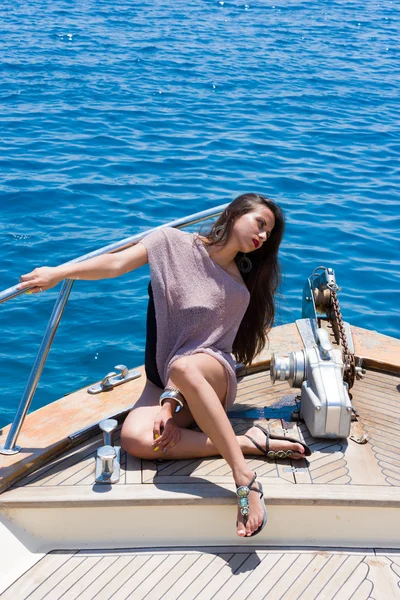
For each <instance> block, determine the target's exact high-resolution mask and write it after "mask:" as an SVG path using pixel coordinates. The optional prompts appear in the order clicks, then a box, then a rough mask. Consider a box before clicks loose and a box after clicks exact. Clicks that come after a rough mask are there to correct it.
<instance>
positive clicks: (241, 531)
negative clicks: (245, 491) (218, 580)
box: [236, 514, 247, 537]
mask: <svg viewBox="0 0 400 600" xmlns="http://www.w3.org/2000/svg"><path fill="white" fill-rule="evenodd" d="M236 527H237V534H238V535H239V536H240V537H244V536H245V535H247V530H246V527H245V526H244V523H243V518H242V515H240V514H239V518H238V520H237V522H236Z"/></svg>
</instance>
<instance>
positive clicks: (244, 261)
mask: <svg viewBox="0 0 400 600" xmlns="http://www.w3.org/2000/svg"><path fill="white" fill-rule="evenodd" d="M237 265H238V267H239V271H241V272H242V273H250V271H251V269H252V267H253V264H252V262H251V260H250V259H249V257H248V256H246V255H245V254H243V256H242V257H241V258H240V259H239V260H238V264H237Z"/></svg>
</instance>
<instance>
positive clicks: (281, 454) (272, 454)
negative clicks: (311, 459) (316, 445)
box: [245, 424, 311, 458]
mask: <svg viewBox="0 0 400 600" xmlns="http://www.w3.org/2000/svg"><path fill="white" fill-rule="evenodd" d="M255 427H257V428H258V429H261V431H262V432H263V433H264V435H265V437H266V440H265V449H264V448H263V447H262V446H260V444H258V443H257V442H256V441H255V440H254V439H253V438H252V437H251V436H250V435H247V434H246V433H245V436H246V437H247V438H249V440H250V441H252V442H253V444H254V445H255V447H256V448H258V449H259V450H260V452H262V453H263V454H265V456H268V458H290V457H291V456H293V454H294V450H277V451H274V450H270V449H269V440H283V441H285V442H293V443H294V444H300V446H303V448H304V456H310V455H311V450H310V448H309V447H308V446H306V444H304V443H303V442H300V440H296V438H292V437H286V436H284V435H275V434H273V433H270V432H269V431H267V430H266V429H264V427H262V426H261V425H258V424H257V425H255Z"/></svg>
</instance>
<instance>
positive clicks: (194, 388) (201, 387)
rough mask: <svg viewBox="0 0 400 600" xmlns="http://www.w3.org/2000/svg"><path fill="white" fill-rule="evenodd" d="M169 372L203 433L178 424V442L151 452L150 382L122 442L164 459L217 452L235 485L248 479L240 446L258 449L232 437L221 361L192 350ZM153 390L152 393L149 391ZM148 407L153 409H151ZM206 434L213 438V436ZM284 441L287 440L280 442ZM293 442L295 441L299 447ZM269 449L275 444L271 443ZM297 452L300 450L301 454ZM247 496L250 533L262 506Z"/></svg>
mask: <svg viewBox="0 0 400 600" xmlns="http://www.w3.org/2000/svg"><path fill="white" fill-rule="evenodd" d="M170 376H171V381H170V383H172V384H173V385H175V386H176V387H179V389H180V390H181V391H182V393H183V394H184V396H185V398H186V400H187V402H188V405H189V407H190V413H191V414H192V415H193V417H194V418H195V420H196V422H197V424H198V425H199V427H200V428H201V429H202V431H203V432H204V433H202V432H196V431H191V430H188V429H182V430H181V440H180V441H179V443H178V444H177V446H175V447H173V448H169V449H168V450H167V451H166V452H164V453H163V454H161V453H160V454H158V455H157V454H155V453H154V448H153V447H152V442H153V439H152V424H153V422H154V418H155V416H156V414H157V412H158V410H159V408H158V406H157V405H156V406H155V405H154V391H155V392H156V394H157V395H159V393H160V390H158V388H156V387H155V386H153V388H154V389H153V390H151V388H150V390H148V393H147V395H146V391H145V394H144V397H143V396H142V398H141V400H140V401H139V402H138V403H137V405H136V407H135V409H134V410H133V411H132V413H130V415H129V416H128V418H127V420H126V422H125V424H124V427H123V430H122V433H121V439H122V444H123V446H124V447H125V448H126V450H127V451H128V452H130V453H132V454H135V455H136V456H141V457H143V458H150V459H151V458H156V456H160V455H162V457H163V458H166V459H179V458H189V457H190V458H192V457H203V456H214V455H217V454H221V455H222V456H224V458H225V460H226V461H227V462H228V464H229V465H230V466H231V468H232V472H233V476H234V479H235V482H236V483H237V484H240V485H246V484H247V483H249V481H250V480H251V479H252V477H253V473H252V471H251V470H249V469H248V467H247V464H246V461H245V460H244V457H243V451H244V452H246V453H249V454H258V453H259V452H258V451H257V450H256V449H255V447H254V445H253V444H252V443H251V442H250V440H248V439H247V438H246V437H244V436H239V437H236V436H235V434H234V432H233V429H232V427H231V425H230V423H229V420H228V418H227V415H226V413H225V410H224V408H223V406H222V401H223V398H224V397H225V394H226V382H225V371H224V367H223V366H222V365H220V363H219V362H218V361H216V360H215V359H214V358H213V357H210V356H209V355H206V354H196V355H194V356H190V357H187V358H184V359H180V360H179V361H176V362H175V363H174V365H173V368H172V369H171V374H170ZM149 385H150V386H151V385H152V384H149ZM152 392H153V397H151V396H152ZM150 410H151V413H152V414H150ZM141 413H142V414H141ZM190 413H189V412H187V413H186V414H182V415H181V414H178V415H176V421H177V424H178V425H179V426H180V427H183V428H184V427H187V426H188V425H189V423H190V421H191V418H192V417H191V414H190ZM143 417H145V419H143ZM149 419H150V420H151V423H150V422H149ZM144 420H146V421H147V423H148V426H147V427H146V430H145V431H146V433H145V431H144V430H143V425H144ZM138 427H139V428H140V429H141V432H140V435H137V433H138V431H137V430H138ZM135 429H136V435H135V431H134V430H135ZM260 434H261V432H260V431H259V430H258V429H255V430H254V432H253V430H252V436H253V437H254V438H255V439H257V438H258V439H259V441H260V444H262V443H263V439H262V437H261V438H259V435H260ZM261 436H262V434H261ZM210 438H212V439H213V442H211V439H210ZM264 442H265V438H264ZM278 444H279V446H280V448H279V449H282V448H284V447H285V449H289V447H290V446H291V447H292V449H293V450H297V449H299V450H300V452H301V451H302V447H301V446H300V445H296V444H295V445H293V444H290V443H288V442H283V443H282V442H278ZM285 444H287V446H284V445H285ZM293 446H298V448H295V447H293ZM271 449H275V448H273V446H272V443H271ZM300 452H299V455H301V454H300ZM260 454H261V453H260ZM249 502H250V518H249V519H248V522H247V525H246V528H245V527H244V525H243V522H242V518H241V516H239V526H238V534H239V535H250V534H251V533H252V532H253V531H255V530H256V529H257V528H258V526H259V525H260V524H261V522H262V518H263V510H262V507H261V503H260V500H259V496H258V494H257V493H254V492H252V493H251V494H250V497H249Z"/></svg>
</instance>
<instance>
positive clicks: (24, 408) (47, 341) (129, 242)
mask: <svg viewBox="0 0 400 600" xmlns="http://www.w3.org/2000/svg"><path fill="white" fill-rule="evenodd" d="M226 206H227V205H226V204H224V205H222V206H217V207H215V208H210V209H208V210H203V211H201V212H199V213H195V214H193V215H190V216H188V217H184V218H182V219H177V220H175V221H171V222H170V223H165V224H164V225H160V226H159V227H154V228H152V229H149V230H147V231H145V232H143V233H139V234H136V235H133V236H131V237H128V238H125V239H124V240H122V241H120V242H114V243H113V244H110V245H108V246H104V247H103V248H100V249H99V250H95V251H94V252H90V253H89V254H85V255H84V256H80V257H79V258H75V259H74V260H71V261H68V262H67V263H64V264H65V265H69V264H73V263H78V262H82V261H84V260H87V259H88V258H93V257H95V256H100V255H101V254H107V253H115V252H121V250H125V249H126V248H129V247H130V246H133V245H134V244H137V243H138V242H140V240H141V239H143V238H144V237H145V236H146V235H148V234H149V233H151V232H153V231H156V230H157V229H161V228H162V227H175V228H177V229H181V228H183V227H188V226H190V225H196V224H197V223H201V222H202V221H207V220H208V219H212V218H215V217H217V216H218V215H220V214H221V212H222V211H223V210H224V208H225V207H226ZM73 283H74V281H73V280H70V279H66V280H65V281H64V282H63V285H62V288H61V291H60V294H59V296H58V298H57V300H56V302H55V304H54V308H53V312H52V314H51V316H50V319H49V322H48V324H47V327H46V331H45V333H44V335H43V339H42V342H41V344H40V347H39V350H38V353H37V355H36V358H35V362H34V364H33V367H32V370H31V373H30V375H29V378H28V381H27V383H26V386H25V390H24V393H23V394H22V398H21V401H20V403H19V406H18V408H17V412H16V414H15V417H14V421H13V423H12V425H11V428H10V431H9V433H8V436H7V439H6V441H5V443H4V444H2V445H0V454H16V453H17V452H19V451H20V450H21V448H20V447H19V446H17V445H16V442H17V438H18V435H19V433H20V431H21V427H22V425H23V422H24V420H25V417H26V415H27V412H28V410H29V407H30V405H31V402H32V398H33V396H34V394H35V391H36V388H37V385H38V383H39V379H40V376H41V374H42V371H43V367H44V365H45V362H46V359H47V356H48V354H49V351H50V348H51V344H52V342H53V339H54V336H55V334H56V331H57V328H58V325H59V323H60V321H61V317H62V315H63V312H64V308H65V306H66V304H67V302H68V298H69V295H70V292H71V289H72V286H73ZM33 287H34V286H32V287H31V288H25V289H24V290H19V289H17V286H16V285H15V286H13V287H10V288H8V289H6V290H4V291H3V292H0V304H1V303H3V302H7V301H8V300H11V299H12V298H16V297H17V296H19V295H21V294H25V293H26V292H27V291H29V290H30V289H32V288H33Z"/></svg>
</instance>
